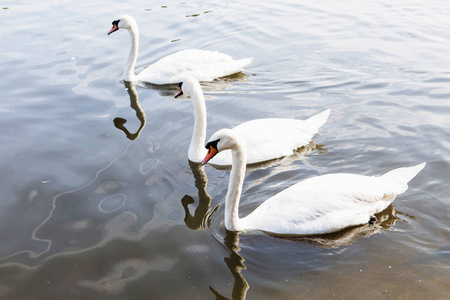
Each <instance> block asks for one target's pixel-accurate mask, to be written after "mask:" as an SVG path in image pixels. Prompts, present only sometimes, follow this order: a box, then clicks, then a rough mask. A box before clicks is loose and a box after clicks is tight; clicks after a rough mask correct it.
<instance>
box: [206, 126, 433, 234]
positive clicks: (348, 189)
mask: <svg viewBox="0 0 450 300" xmlns="http://www.w3.org/2000/svg"><path fill="white" fill-rule="evenodd" d="M206 148H207V149H208V154H207V155H206V156H205V159H204V160H203V161H202V164H205V163H207V162H208V161H209V160H210V159H211V158H212V157H213V156H214V155H215V153H217V152H220V151H223V150H226V149H231V152H232V155H233V163H232V168H231V174H230V182H229V184H228V192H227V196H226V199H225V227H226V228H227V229H228V230H230V231H254V230H260V231H264V232H270V233H275V234H298V235H311V234H323V233H330V232H334V231H338V230H341V229H343V228H346V227H350V226H355V225H360V224H364V223H367V222H369V221H375V220H376V218H375V219H373V218H374V217H373V216H374V214H376V213H379V212H381V211H383V210H384V209H385V208H386V207H388V205H389V204H390V203H392V201H394V199H395V196H396V195H398V194H401V193H403V192H405V191H406V190H407V188H408V185H407V183H408V182H409V181H410V180H411V179H412V178H413V177H414V176H416V175H417V173H418V172H419V171H420V170H422V169H423V168H424V167H425V163H422V164H420V165H417V166H414V167H409V168H398V169H395V170H392V171H390V172H387V173H386V174H384V175H382V176H379V177H373V176H372V177H369V176H362V175H355V174H345V173H338V174H329V175H322V176H317V177H313V178H309V179H306V180H303V181H301V182H299V183H297V184H295V185H293V186H291V187H289V188H287V189H285V190H283V191H281V192H280V193H278V194H276V195H275V196H273V197H271V198H269V199H268V200H266V201H265V202H264V203H262V204H261V205H260V206H259V207H257V208H256V209H255V210H254V211H253V212H252V213H250V214H249V215H248V216H246V217H245V218H242V219H241V218H240V217H239V210H238V209H239V199H240V196H241V191H242V185H243V182H244V176H245V162H246V157H247V150H246V147H245V145H244V139H243V138H241V137H240V136H239V135H237V134H235V133H234V132H233V131H232V130H230V129H221V130H219V131H217V132H216V133H215V134H214V135H213V136H212V137H211V138H210V139H209V142H208V143H207V144H206Z"/></svg>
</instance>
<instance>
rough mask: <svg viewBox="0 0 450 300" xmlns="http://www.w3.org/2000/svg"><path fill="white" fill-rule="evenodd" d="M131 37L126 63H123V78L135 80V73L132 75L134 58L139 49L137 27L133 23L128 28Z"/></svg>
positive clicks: (134, 64)
mask: <svg viewBox="0 0 450 300" xmlns="http://www.w3.org/2000/svg"><path fill="white" fill-rule="evenodd" d="M128 32H129V33H130V37H131V49H130V55H128V60H127V64H126V65H125V72H124V80H125V81H135V79H136V75H134V67H135V66H136V60H137V56H138V50H139V29H138V27H137V26H135V25H134V24H133V25H131V27H130V28H129V29H128Z"/></svg>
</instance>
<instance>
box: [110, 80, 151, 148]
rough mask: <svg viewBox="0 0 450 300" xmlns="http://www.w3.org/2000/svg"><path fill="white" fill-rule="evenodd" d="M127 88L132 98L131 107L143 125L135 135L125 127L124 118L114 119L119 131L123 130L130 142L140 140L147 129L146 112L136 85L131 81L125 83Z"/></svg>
mask: <svg viewBox="0 0 450 300" xmlns="http://www.w3.org/2000/svg"><path fill="white" fill-rule="evenodd" d="M124 84H125V87H126V89H127V91H128V95H129V96H130V106H131V108H132V109H134V111H136V117H137V118H138V120H139V121H140V123H141V125H140V126H139V128H138V130H137V131H136V132H135V133H131V132H130V131H129V130H128V129H127V128H126V127H125V126H124V125H125V123H126V122H127V120H125V119H123V118H119V117H117V118H115V119H114V121H113V122H114V126H116V127H117V128H118V129H120V130H122V131H123V132H124V133H125V135H126V136H127V138H129V139H130V140H135V139H137V138H138V136H139V134H140V133H141V131H142V129H144V127H145V120H146V117H145V112H144V110H143V109H142V107H141V104H140V103H139V96H138V93H137V92H136V84H135V83H133V82H129V81H124Z"/></svg>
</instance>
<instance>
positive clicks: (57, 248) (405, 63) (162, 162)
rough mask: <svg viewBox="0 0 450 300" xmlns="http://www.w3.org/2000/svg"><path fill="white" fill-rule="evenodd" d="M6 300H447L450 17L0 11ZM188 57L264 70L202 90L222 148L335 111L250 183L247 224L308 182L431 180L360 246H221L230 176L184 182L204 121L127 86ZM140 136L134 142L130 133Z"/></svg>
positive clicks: (72, 6)
mask: <svg viewBox="0 0 450 300" xmlns="http://www.w3.org/2000/svg"><path fill="white" fill-rule="evenodd" d="M1 6H2V7H1V10H0V21H1V24H2V26H1V27H2V30H1V32H0V41H1V50H0V51H1V56H0V62H1V66H2V68H0V78H1V81H0V98H1V105H0V128H1V130H2V135H1V137H0V143H1V148H0V166H1V173H0V178H1V180H0V194H1V201H0V240H1V244H0V272H1V277H0V298H1V299H244V298H246V299H300V298H302V299H361V298H365V299H379V298H381V297H383V298H391V299H400V298H401V299H444V298H447V297H448V295H449V293H450V285H449V279H448V278H449V275H450V226H449V225H450V224H449V223H450V222H449V215H450V213H449V205H450V200H449V196H448V195H449V192H450V190H449V188H448V182H449V180H450V171H449V170H450V168H449V165H450V103H449V100H450V31H449V28H450V17H449V16H450V4H448V3H447V2H445V1H418V0H412V1H411V0H409V1H403V0H401V1H395V2H392V1H387V0H379V1H369V2H368V1H363V2H361V1H345V2H336V1H316V2H314V4H313V3H306V1H305V4H301V3H299V1H293V0H291V1H290V0H286V1H284V0H283V1H280V2H274V3H271V2H262V1H247V2H246V1H235V0H231V1H226V2H224V1H208V2H207V3H206V2H200V1H184V2H181V1H165V2H157V1H152V2H148V1H127V2H126V3H125V2H118V3H111V1H103V0H100V1H91V2H89V3H88V2H86V3H85V2H82V1H81V2H80V1H39V2H35V3H32V2H30V1H23V0H16V1H8V0H7V1H2V4H1ZM124 13H126V14H130V15H133V16H134V17H135V18H136V20H137V23H138V25H139V27H140V40H141V45H140V52H139V58H138V62H137V70H138V71H139V70H141V69H142V68H143V67H145V66H146V65H148V64H149V63H151V62H153V61H156V60H157V59H159V58H161V57H164V56H166V55H168V54H171V53H174V52H176V51H178V50H183V49H189V48H199V49H209V50H219V51H221V52H224V53H227V54H229V55H231V56H233V57H234V58H244V57H254V61H253V63H252V64H251V65H250V66H249V67H247V68H246V70H245V72H244V73H243V74H238V75H236V76H232V77H229V78H225V79H221V80H219V81H216V82H212V83H206V84H204V90H205V94H206V97H207V109H208V130H207V136H208V137H209V136H210V135H211V134H212V133H213V132H215V131H216V130H218V129H220V128H223V127H232V126H235V125H237V124H239V123H241V122H244V121H247V120H251V119H254V118H263V117H285V118H300V119H305V118H307V117H309V116H311V115H313V114H315V113H318V112H321V111H323V110H325V109H327V108H331V115H330V118H329V120H328V122H327V123H326V124H325V125H324V126H323V127H322V128H321V130H320V132H319V133H318V134H317V135H316V136H315V138H314V142H315V144H312V145H311V146H312V149H310V151H305V153H302V152H299V153H296V154H295V155H293V156H291V157H287V158H285V159H282V160H278V161H275V162H272V163H270V164H264V165H259V166H256V167H255V168H252V169H250V170H249V171H248V175H247V176H246V179H245V183H244V190H243V195H242V201H241V204H242V206H243V208H242V211H241V213H242V215H245V214H247V213H248V212H250V211H252V210H253V209H254V208H255V207H256V206H257V205H258V204H259V203H261V202H262V201H264V200H265V199H267V198H268V197H269V196H271V195H274V194H275V193H277V192H278V191H280V190H282V189H284V188H286V187H288V186H290V185H292V184H294V183H295V182H297V181H299V180H302V179H305V178H308V177H312V176H317V175H319V174H326V173H333V172H351V173H359V174H365V175H379V174H382V173H384V172H386V171H388V170H390V169H393V168H395V167H401V166H411V165H415V164H418V163H421V162H423V161H426V162H427V166H426V167H425V169H424V170H423V171H422V172H421V173H419V175H418V176H417V177H416V178H414V179H413V180H412V181H411V182H410V185H409V189H408V191H407V192H406V193H404V194H402V195H400V196H399V197H397V199H396V200H395V201H394V203H393V205H391V206H390V207H389V208H388V209H387V210H386V211H384V212H383V213H382V214H380V215H379V216H378V219H379V220H380V221H379V222H378V223H377V224H376V225H374V226H369V225H365V226H360V227H356V228H351V229H349V230H345V231H343V232H339V233H336V234H332V235H326V236H322V237H311V238H292V239H281V238H277V237H272V236H268V235H265V234H257V235H246V234H240V235H237V234H235V233H231V232H226V231H225V230H224V227H223V226H222V221H223V203H224V198H225V195H226V190H227V183H228V176H229V172H228V171H227V170H218V169H214V168H213V167H211V166H205V167H201V166H199V165H196V164H192V163H189V161H188V159H187V150H188V147H189V143H190V138H191V135H192V126H193V107H192V103H191V102H190V101H189V99H187V98H184V99H174V98H173V95H174V94H175V92H176V87H175V86H164V87H158V88H156V87H134V86H132V85H131V86H128V90H127V87H126V86H125V85H124V82H123V81H122V78H123V67H124V64H125V61H126V58H127V55H128V51H129V47H130V40H129V36H128V33H127V32H126V31H124V30H119V31H118V32H116V33H114V34H112V35H110V36H108V35H106V33H107V32H108V31H109V29H110V28H111V22H112V21H113V20H115V19H116V18H117V16H119V15H121V14H124ZM124 120H126V121H127V122H126V123H123V122H124Z"/></svg>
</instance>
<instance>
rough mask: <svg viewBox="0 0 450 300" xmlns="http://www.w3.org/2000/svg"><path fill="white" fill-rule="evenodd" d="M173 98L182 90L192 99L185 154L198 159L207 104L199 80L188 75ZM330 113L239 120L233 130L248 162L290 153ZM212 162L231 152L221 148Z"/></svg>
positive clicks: (224, 161)
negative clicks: (191, 122)
mask: <svg viewBox="0 0 450 300" xmlns="http://www.w3.org/2000/svg"><path fill="white" fill-rule="evenodd" d="M179 88H180V89H179V91H178V93H177V94H176V95H175V98H176V97H178V96H180V95H181V94H183V93H186V94H187V95H190V96H191V98H192V102H193V103H194V132H193V134H192V139H191V144H190V146H189V153H188V157H189V160H191V161H193V162H201V161H202V159H203V157H205V154H206V149H205V147H204V145H205V140H206V104H205V98H204V96H203V91H202V88H201V86H200V83H199V82H198V80H196V79H195V78H193V77H189V78H186V79H184V80H183V82H181V83H180V84H179ZM329 115H330V109H327V110H325V111H324V112H322V113H320V114H317V115H315V116H313V117H311V118H309V119H307V120H296V119H282V118H270V119H256V120H252V121H249V122H245V123H242V124H240V125H238V126H236V127H234V128H233V129H232V130H233V131H234V132H237V133H238V134H240V135H241V136H242V137H243V138H244V139H245V142H246V145H247V149H248V150H249V151H248V153H249V155H248V157H247V163H248V164H254V163H257V162H263V161H268V160H271V159H275V158H280V157H283V156H288V155H291V154H293V152H294V150H296V149H298V148H300V147H302V146H306V145H307V144H308V143H309V142H310V141H311V139H312V137H313V136H314V135H315V134H316V133H317V131H319V127H320V126H322V125H323V124H324V123H325V122H326V121H327V119H328V116H329ZM211 163H212V164H213V165H217V166H229V165H231V153H230V152H223V153H220V154H219V155H217V156H216V157H215V158H214V160H212V161H211Z"/></svg>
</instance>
